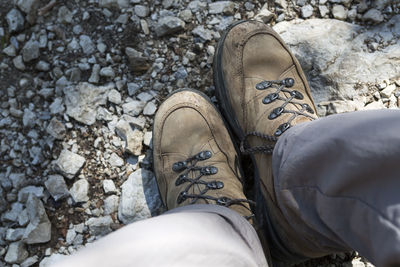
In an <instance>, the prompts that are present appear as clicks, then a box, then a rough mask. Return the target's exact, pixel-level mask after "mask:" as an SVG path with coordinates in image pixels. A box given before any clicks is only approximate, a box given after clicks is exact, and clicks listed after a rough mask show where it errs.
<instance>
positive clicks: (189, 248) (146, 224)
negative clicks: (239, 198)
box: [52, 205, 268, 267]
mask: <svg viewBox="0 0 400 267" xmlns="http://www.w3.org/2000/svg"><path fill="white" fill-rule="evenodd" d="M70 266H74V267H110V266H113V267H132V266H140V267H150V266H151V267H153V266H154V267H160V266H163V267H164V266H177V267H181V266H182V267H187V266H192V267H204V266H226V267H253V266H254V267H256V266H257V267H261V266H262V267H268V264H267V261H266V259H265V256H264V253H263V250H262V247H261V244H260V241H259V240H258V237H257V234H256V232H255V230H254V229H253V227H252V226H251V225H250V224H249V223H248V222H247V221H246V219H244V218H243V217H241V216H240V215H239V214H237V213H236V212H234V211H232V210H230V209H228V208H225V207H220V206H215V205H190V206H186V207H183V208H178V209H174V210H171V211H169V212H168V213H166V214H164V215H161V216H158V217H154V218H151V219H147V220H143V221H139V222H135V223H132V224H130V225H128V226H125V227H123V228H121V229H119V230H118V231H116V232H113V233H111V234H109V235H108V236H105V237H103V238H101V239H100V240H98V241H96V242H94V243H93V244H91V245H88V246H87V247H85V248H84V249H82V250H81V251H78V252H77V253H76V254H74V255H72V256H68V257H66V258H65V259H63V260H61V261H60V262H58V263H56V264H55V265H53V266H52V267H70Z"/></svg>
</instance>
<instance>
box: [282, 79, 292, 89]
mask: <svg viewBox="0 0 400 267" xmlns="http://www.w3.org/2000/svg"><path fill="white" fill-rule="evenodd" d="M282 84H283V85H284V86H286V87H287V88H290V87H292V86H293V85H294V79H293V78H286V79H284V80H283V81H282Z"/></svg>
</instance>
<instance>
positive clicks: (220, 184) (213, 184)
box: [206, 181, 224, 190]
mask: <svg viewBox="0 0 400 267" xmlns="http://www.w3.org/2000/svg"><path fill="white" fill-rule="evenodd" d="M206 186H207V188H208V189H212V190H215V189H221V188H223V187H224V183H223V182H220V181H213V182H209V183H207V185H206Z"/></svg>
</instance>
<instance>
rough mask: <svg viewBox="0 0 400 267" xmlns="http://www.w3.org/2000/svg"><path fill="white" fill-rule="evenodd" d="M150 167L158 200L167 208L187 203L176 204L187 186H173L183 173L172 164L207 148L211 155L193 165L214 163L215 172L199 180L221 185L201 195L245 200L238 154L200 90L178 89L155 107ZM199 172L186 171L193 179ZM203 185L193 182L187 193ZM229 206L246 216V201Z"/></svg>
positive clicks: (218, 116) (194, 191) (221, 122)
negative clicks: (152, 168) (216, 169)
mask: <svg viewBox="0 0 400 267" xmlns="http://www.w3.org/2000/svg"><path fill="white" fill-rule="evenodd" d="M153 145H154V170H155V172H156V177H157V182H158V187H159V190H160V193H161V197H162V200H163V201H164V204H165V205H166V207H167V208H168V209H173V208H176V207H178V206H185V205H188V204H190V202H191V200H192V199H190V198H189V199H187V200H185V201H184V202H182V203H181V204H178V203H177V198H178V195H179V194H180V193H181V192H182V191H183V190H184V189H185V188H186V187H187V185H188V184H189V183H188V182H186V183H183V184H181V185H178V186H177V185H176V184H175V181H176V179H177V178H178V176H179V175H180V174H181V173H182V172H183V171H182V172H179V173H177V172H174V171H173V170H172V165H173V164H174V163H175V162H178V161H185V160H186V159H188V158H189V157H191V156H193V155H196V154H197V153H199V152H201V151H205V150H208V151H211V152H212V157H211V158H210V159H208V160H204V161H199V162H198V163H197V164H196V166H199V167H202V166H210V165H211V166H215V167H217V168H218V172H217V173H216V174H214V175H208V176H206V175H204V176H203V177H202V178H201V180H204V181H207V182H211V181H215V180H217V181H221V182H223V183H224V187H223V188H221V189H217V190H211V189H210V190H208V191H207V192H206V193H205V194H206V195H210V196H213V197H217V198H220V197H228V198H230V199H246V197H245V195H244V193H243V185H242V183H241V179H242V177H241V172H240V166H239V161H238V155H237V152H236V150H235V147H234V145H233V143H232V141H231V138H230V135H229V133H228V131H227V129H226V127H225V125H224V122H223V120H222V118H221V115H220V114H219V113H218V111H217V110H216V108H215V107H214V106H213V105H212V104H211V103H210V102H209V101H208V100H207V99H206V98H205V97H203V96H202V95H201V94H200V93H198V92H195V91H192V90H191V91H188V90H185V91H179V92H177V93H174V94H172V95H171V96H170V97H169V98H168V99H167V100H166V101H165V102H164V103H163V104H162V105H161V106H160V108H159V110H158V111H157V114H156V116H155V119H154V128H153ZM198 174H199V171H196V172H190V173H189V177H190V178H194V177H196V176H197V175H198ZM204 188H205V185H194V186H192V187H191V188H190V189H189V191H188V193H189V194H199V193H200V192H201V191H202V190H204ZM202 203H203V204H204V203H205V204H215V201H213V200H203V199H199V200H198V201H196V204H202ZM243 205H244V206H245V207H244V206H241V205H232V206H230V207H229V208H231V209H233V210H235V211H237V212H238V213H239V214H241V215H243V216H250V215H251V211H250V207H249V205H248V203H244V204H243Z"/></svg>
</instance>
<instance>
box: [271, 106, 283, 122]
mask: <svg viewBox="0 0 400 267" xmlns="http://www.w3.org/2000/svg"><path fill="white" fill-rule="evenodd" d="M283 111H285V109H284V108H283V107H277V108H275V109H274V110H273V111H272V112H271V113H270V114H269V115H268V119H270V120H273V119H276V118H277V117H279V116H280V115H281V114H282V113H283Z"/></svg>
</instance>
